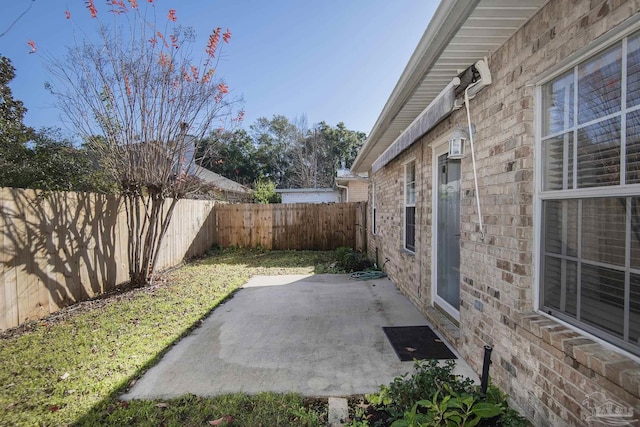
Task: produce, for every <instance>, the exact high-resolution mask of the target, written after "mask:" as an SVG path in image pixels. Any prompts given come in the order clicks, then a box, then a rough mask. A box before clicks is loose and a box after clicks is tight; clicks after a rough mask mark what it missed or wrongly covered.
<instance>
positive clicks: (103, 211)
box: [0, 188, 215, 330]
mask: <svg viewBox="0 0 640 427" xmlns="http://www.w3.org/2000/svg"><path fill="white" fill-rule="evenodd" d="M213 208H214V202H213V201H202V200H181V201H180V202H179V203H178V205H177V206H176V208H175V211H174V217H173V220H172V222H171V225H170V227H169V230H168V232H167V235H166V236H165V240H164V242H163V248H162V251H161V253H160V256H159V259H158V268H160V269H162V268H167V267H171V266H174V265H176V264H178V263H180V262H182V260H183V259H185V258H190V257H193V256H197V255H201V254H203V253H204V252H205V251H206V250H207V249H209V248H210V247H211V245H212V244H213V243H214V239H215V228H214V225H215V224H214V221H213V219H214V216H213V214H212V211H213ZM128 263H129V262H128V255H127V221H126V215H125V210H124V204H123V203H122V202H121V200H120V198H119V197H117V196H113V195H99V194H91V193H70V192H42V191H34V190H18V189H8V188H0V330H3V329H6V328H10V327H13V326H17V325H19V324H21V323H23V322H24V321H26V320H30V319H37V318H41V317H43V316H46V315H48V314H50V313H53V312H55V311H57V310H59V309H60V308H62V307H65V306H67V305H70V304H73V303H75V302H78V301H83V300H86V299H89V298H91V297H94V296H96V295H100V294H102V293H104V292H107V291H109V290H112V289H114V288H115V287H116V285H118V284H120V283H124V282H127V281H128V280H129V274H128V272H129V265H128Z"/></svg>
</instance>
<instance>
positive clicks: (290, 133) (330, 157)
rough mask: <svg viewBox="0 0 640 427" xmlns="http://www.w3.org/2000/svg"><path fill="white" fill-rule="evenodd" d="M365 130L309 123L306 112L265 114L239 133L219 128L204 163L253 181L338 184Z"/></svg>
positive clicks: (281, 185)
mask: <svg viewBox="0 0 640 427" xmlns="http://www.w3.org/2000/svg"><path fill="white" fill-rule="evenodd" d="M365 137H366V135H365V134H364V132H357V131H352V130H349V129H347V128H346V126H345V125H344V123H338V125H337V126H336V127H332V126H329V125H328V124H327V123H325V122H320V123H318V124H317V125H315V126H313V127H311V128H309V127H308V125H307V121H306V117H304V116H302V117H299V118H296V119H293V120H290V119H288V118H287V117H285V116H283V115H275V116H273V117H272V118H271V119H267V118H266V117H261V118H259V119H258V120H256V121H255V123H253V124H252V125H251V127H250V133H247V132H245V131H244V130H238V131H235V132H216V133H213V134H212V135H210V136H209V137H208V138H207V139H206V140H205V141H204V143H203V144H202V146H201V148H200V152H199V153H200V155H199V159H200V162H201V165H202V166H204V167H206V168H208V169H210V170H212V171H213V172H216V173H219V174H221V175H223V176H225V177H227V178H230V179H234V180H236V181H238V182H241V183H243V184H247V185H249V184H250V183H252V182H255V181H256V180H257V179H258V178H264V179H266V180H268V181H271V182H273V183H274V184H275V185H276V188H326V187H331V186H332V185H333V180H334V179H335V176H336V171H337V170H338V168H339V167H340V164H341V162H342V161H345V162H346V164H347V165H350V164H351V163H353V160H354V159H355V157H356V155H357V153H358V149H359V148H360V147H361V146H362V144H363V143H364V140H365Z"/></svg>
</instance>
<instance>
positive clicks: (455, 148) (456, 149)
mask: <svg viewBox="0 0 640 427" xmlns="http://www.w3.org/2000/svg"><path fill="white" fill-rule="evenodd" d="M467 138H468V137H467V133H466V132H465V131H463V130H461V129H456V130H455V131H454V132H453V133H452V134H451V136H450V137H449V158H450V159H461V158H462V157H464V142H465V141H466V140H467Z"/></svg>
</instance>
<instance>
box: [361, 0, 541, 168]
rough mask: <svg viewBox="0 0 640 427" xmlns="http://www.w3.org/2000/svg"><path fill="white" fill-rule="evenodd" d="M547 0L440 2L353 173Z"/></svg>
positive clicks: (389, 142) (391, 141)
mask: <svg viewBox="0 0 640 427" xmlns="http://www.w3.org/2000/svg"><path fill="white" fill-rule="evenodd" d="M547 1H548V0H442V1H441V2H440V5H439V6H438V9H437V10H436V12H435V13H434V15H433V18H432V19H431V22H429V25H428V26H427V29H426V31H425V32H424V34H423V36H422V38H421V39H420V42H419V43H418V46H417V47H416V50H415V51H414V52H413V55H411V58H410V59H409V63H408V64H407V66H406V67H405V69H404V71H403V72H402V75H401V76H400V79H399V80H398V83H396V86H395V88H394V89H393V92H391V95H390V96H389V99H388V100H387V103H386V104H385V106H384V108H383V109H382V112H381V113H380V116H379V117H378V119H377V120H376V123H375V124H374V126H373V129H372V130H371V133H370V134H369V137H368V138H367V140H366V141H365V144H364V145H363V146H362V148H361V149H360V151H359V152H358V156H357V157H356V160H355V161H354V163H353V165H352V166H351V171H352V172H356V173H357V172H366V171H368V170H369V168H370V167H371V165H372V164H373V162H374V161H375V160H376V159H377V158H378V157H379V156H380V155H381V154H382V153H383V152H384V151H385V150H386V149H387V148H388V147H389V146H390V145H391V144H392V143H393V141H395V139H396V138H397V137H398V136H399V135H400V134H401V133H402V131H404V130H405V129H406V128H407V127H408V126H409V125H410V124H411V123H412V122H413V120H414V119H415V118H416V117H418V115H419V114H420V113H421V112H422V111H423V110H424V109H425V108H426V107H427V105H429V103H430V102H431V101H433V99H434V98H435V97H436V96H438V94H439V93H440V92H441V91H442V89H444V88H445V86H447V84H449V83H450V82H451V80H452V79H453V78H454V77H456V76H457V75H458V74H459V73H460V72H462V71H464V70H465V69H466V68H468V67H469V66H471V65H473V64H474V63H475V62H477V61H478V60H480V59H483V58H484V57H485V56H489V55H490V54H491V53H492V52H495V50H496V49H498V48H499V47H500V46H502V45H503V44H504V43H505V42H506V41H507V40H508V39H509V38H510V37H511V36H512V35H513V34H514V33H515V32H516V31H517V30H518V29H519V28H520V27H521V26H522V25H523V24H524V23H525V22H527V21H528V20H529V19H530V18H531V17H532V16H533V15H534V14H535V13H536V12H537V11H538V10H539V9H540V7H542V6H543V5H544V4H545V3H546V2H547Z"/></svg>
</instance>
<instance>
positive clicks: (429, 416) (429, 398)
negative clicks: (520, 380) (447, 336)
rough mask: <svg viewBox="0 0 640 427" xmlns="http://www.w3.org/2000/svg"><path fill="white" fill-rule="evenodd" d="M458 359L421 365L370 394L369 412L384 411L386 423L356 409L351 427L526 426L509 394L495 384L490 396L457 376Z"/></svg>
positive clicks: (433, 361) (471, 382) (470, 382)
mask: <svg viewBox="0 0 640 427" xmlns="http://www.w3.org/2000/svg"><path fill="white" fill-rule="evenodd" d="M454 367H455V361H453V360H447V361H446V362H445V363H444V364H442V365H440V364H439V363H438V361H437V360H429V361H416V362H415V372H414V373H412V374H405V375H402V376H400V377H396V378H395V379H394V380H393V382H391V383H390V384H389V385H384V386H381V387H380V391H379V392H378V393H375V394H369V395H366V400H367V401H368V402H369V404H370V405H371V407H370V408H369V411H368V412H369V413H371V412H379V411H384V412H385V413H386V414H387V415H388V417H387V418H386V419H385V420H384V421H383V422H380V421H379V422H377V423H376V424H371V423H369V422H368V421H367V417H366V416H363V415H362V414H361V413H358V412H357V411H356V416H355V417H354V418H355V419H354V421H353V422H352V424H350V425H351V426H363V425H364V426H366V425H371V426H372V427H376V426H389V425H391V426H392V427H434V426H447V427H456V426H467V427H473V426H500V427H506V426H509V427H525V426H528V425H529V423H528V421H527V420H526V419H525V418H523V417H521V416H520V415H519V414H518V413H517V412H515V411H514V410H512V409H510V408H509V405H508V402H507V395H505V394H504V393H503V392H501V391H500V390H499V389H498V388H497V387H495V386H489V388H488V390H487V392H486V394H482V393H481V391H480V388H479V387H478V386H477V385H476V384H474V382H473V380H471V379H470V378H465V377H462V376H460V375H456V374H454V373H453V368H454Z"/></svg>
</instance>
